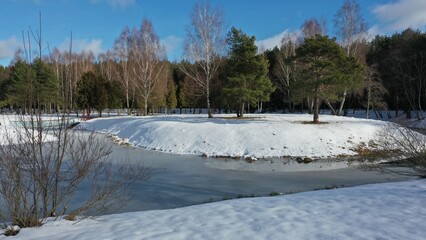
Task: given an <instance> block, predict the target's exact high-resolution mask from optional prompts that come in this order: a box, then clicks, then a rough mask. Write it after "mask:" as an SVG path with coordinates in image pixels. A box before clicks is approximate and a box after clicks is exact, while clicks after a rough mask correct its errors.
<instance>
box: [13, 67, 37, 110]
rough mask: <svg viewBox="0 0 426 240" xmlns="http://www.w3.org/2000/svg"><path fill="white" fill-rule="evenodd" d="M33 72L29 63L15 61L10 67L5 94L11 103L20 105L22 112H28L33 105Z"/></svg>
mask: <svg viewBox="0 0 426 240" xmlns="http://www.w3.org/2000/svg"><path fill="white" fill-rule="evenodd" d="M34 78H35V73H34V70H33V69H32V68H31V66H30V65H28V64H27V63H25V62H23V61H20V60H19V61H17V62H16V63H15V65H14V66H13V67H12V81H11V86H10V88H9V91H8V92H9V93H8V95H7V98H8V102H9V103H11V105H15V106H17V107H20V108H21V110H22V112H23V113H25V112H29V111H30V109H31V107H32V106H33V104H34V103H33V99H34V92H35V90H34V85H35V83H34Z"/></svg>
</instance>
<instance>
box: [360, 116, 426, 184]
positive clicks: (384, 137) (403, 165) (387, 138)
mask: <svg viewBox="0 0 426 240" xmlns="http://www.w3.org/2000/svg"><path fill="white" fill-rule="evenodd" d="M379 134H380V140H379V142H378V145H379V147H380V148H381V149H383V150H385V151H388V152H393V153H394V155H397V156H399V157H398V158H397V159H396V160H391V161H387V162H384V163H380V164H374V165H369V166H368V168H370V169H375V170H381V171H384V172H387V173H395V174H399V175H405V176H418V177H422V178H425V177H426V136H425V135H423V134H420V133H418V132H416V131H413V130H411V129H408V128H406V127H403V126H401V125H398V124H394V123H389V124H388V125H387V126H386V127H384V128H383V129H382V131H381V132H380V133H379Z"/></svg>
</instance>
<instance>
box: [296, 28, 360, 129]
mask: <svg viewBox="0 0 426 240" xmlns="http://www.w3.org/2000/svg"><path fill="white" fill-rule="evenodd" d="M294 60H295V63H296V64H297V74H298V75H299V76H298V78H297V79H298V81H296V82H295V84H294V85H293V92H294V96H295V98H296V99H299V100H303V99H304V98H311V99H313V103H314V116H313V121H314V123H318V122H319V107H320V105H321V100H328V101H333V100H337V97H338V94H339V93H341V92H342V91H343V90H344V89H346V88H347V87H348V86H351V87H355V86H357V85H359V84H360V83H361V82H362V74H363V68H362V66H361V65H360V64H359V63H358V62H357V60H356V59H355V58H354V57H351V56H346V55H345V53H344V51H343V49H342V48H341V47H340V46H339V45H338V44H337V43H336V42H335V40H334V39H329V38H328V37H327V36H320V35H316V36H314V37H311V38H307V39H305V41H304V43H303V44H302V45H301V46H300V47H299V48H297V49H296V56H295V58H294Z"/></svg>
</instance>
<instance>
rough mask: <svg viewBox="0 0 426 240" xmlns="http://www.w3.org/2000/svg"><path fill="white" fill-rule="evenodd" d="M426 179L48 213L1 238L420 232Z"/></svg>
mask: <svg viewBox="0 0 426 240" xmlns="http://www.w3.org/2000/svg"><path fill="white" fill-rule="evenodd" d="M425 222H426V180H416V181H407V182H399V183H384V184H374V185H365V186H359V187H351V188H342V189H335V190H322V191H314V192H305V193H298V194H292V195H285V196H278V197H262V198H250V199H238V200H229V201H223V202H217V203H210V204H203V205H197V206H190V207H185V208H178V209H171V210H156V211H146V212H134V213H125V214H117V215H106V216H101V217H97V218H96V219H85V220H82V221H81V222H79V223H75V224H74V223H73V222H68V221H65V220H59V221H51V222H48V223H47V224H45V225H44V226H42V227H39V228H33V229H22V230H21V232H20V233H19V234H18V235H17V236H16V237H10V238H7V237H4V236H0V239H10V240H15V239H34V240H35V239H43V240H48V239H52V240H53V239H61V240H71V239H79V240H97V239H117V240H118V239H127V240H132V239H173V240H177V239H203V240H206V239H233V240H238V239H244V240H245V239H296V240H297V239H339V240H344V239H398V240H400V239H411V240H416V239H419V240H420V239H424V237H425V236H426V228H425V226H424V223H425Z"/></svg>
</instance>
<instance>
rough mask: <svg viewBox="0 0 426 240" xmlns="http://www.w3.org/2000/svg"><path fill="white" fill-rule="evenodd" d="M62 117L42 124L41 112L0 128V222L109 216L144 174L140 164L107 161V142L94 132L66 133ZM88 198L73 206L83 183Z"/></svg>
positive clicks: (31, 222)
mask: <svg viewBox="0 0 426 240" xmlns="http://www.w3.org/2000/svg"><path fill="white" fill-rule="evenodd" d="M70 124H71V122H70V118H69V116H67V115H58V116H56V117H54V118H53V121H47V120H46V119H45V118H43V117H42V115H41V114H34V115H29V116H28V115H27V116H25V115H20V116H18V117H17V121H15V126H14V127H13V128H12V129H10V128H9V129H6V128H5V130H4V136H1V137H2V138H3V139H2V142H3V144H1V145H0V220H3V221H11V222H12V223H13V224H15V225H18V226H19V227H32V226H39V225H41V224H42V222H43V220H44V219H46V218H48V217H54V216H56V215H64V214H69V215H70V216H71V217H75V216H77V215H78V216H83V217H84V216H88V214H99V213H108V212H110V211H112V210H115V209H116V208H118V207H120V206H122V205H123V204H124V203H125V201H123V200H124V197H125V196H127V194H125V193H124V192H125V191H126V187H127V186H128V185H129V184H131V183H133V182H135V181H138V180H144V179H146V178H147V177H148V176H149V169H147V168H145V167H144V166H143V165H142V164H139V165H135V164H133V165H131V166H130V164H126V163H123V164H120V165H119V167H115V165H114V164H113V163H112V162H111V161H109V160H110V159H108V156H109V154H110V153H111V144H109V143H108V142H106V141H105V140H104V139H103V138H99V137H98V136H97V135H96V134H94V133H93V132H92V133H85V132H79V131H74V130H72V129H69V128H68V126H69V125H70ZM83 183H84V184H87V185H88V186H90V190H91V192H90V195H88V196H86V200H85V201H83V202H82V203H81V204H79V205H78V206H75V203H74V204H73V208H72V209H71V208H70V209H69V207H68V206H70V205H71V201H73V196H74V195H75V192H76V190H77V188H78V187H79V186H80V185H82V184H83Z"/></svg>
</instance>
